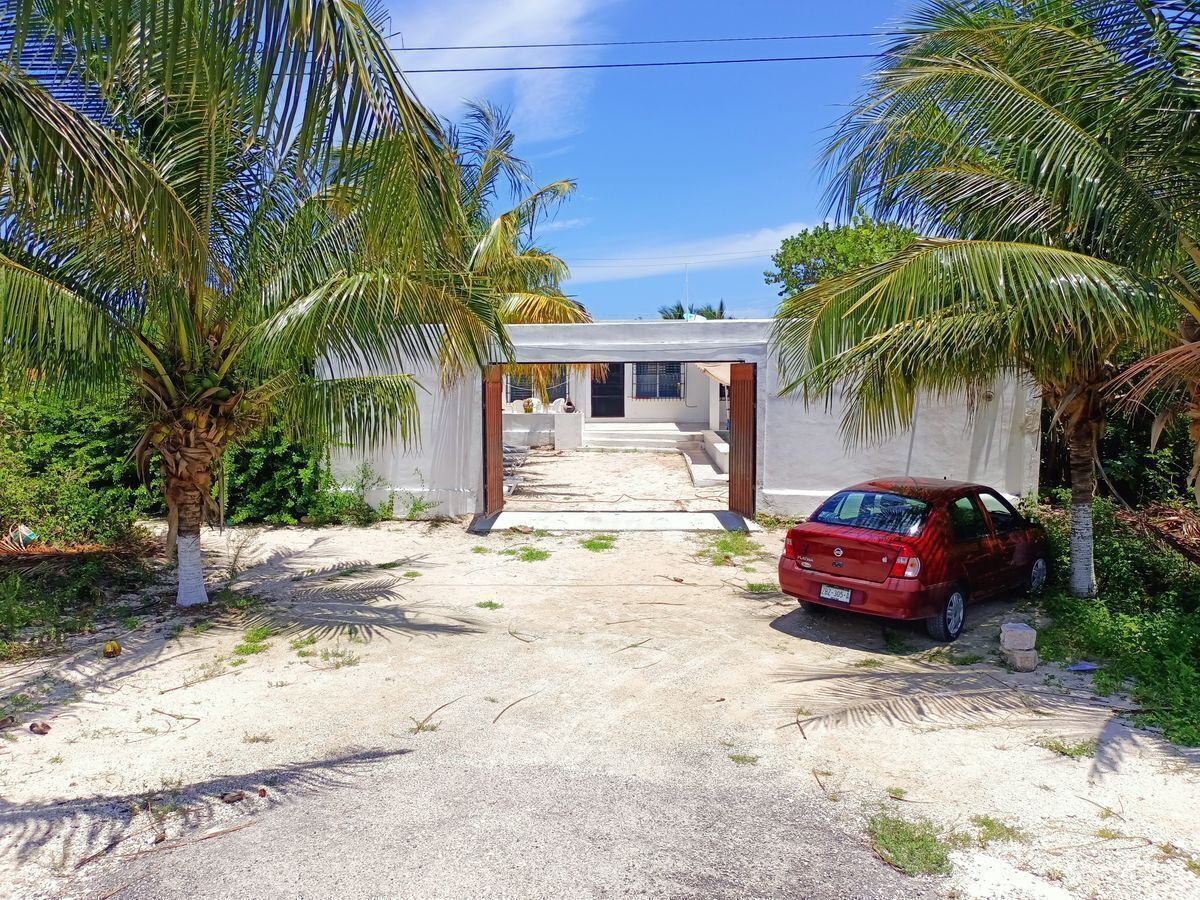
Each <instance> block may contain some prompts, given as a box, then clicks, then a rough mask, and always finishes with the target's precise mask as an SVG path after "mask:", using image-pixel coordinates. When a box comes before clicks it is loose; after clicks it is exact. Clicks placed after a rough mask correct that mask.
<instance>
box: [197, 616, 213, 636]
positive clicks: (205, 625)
mask: <svg viewBox="0 0 1200 900" xmlns="http://www.w3.org/2000/svg"><path fill="white" fill-rule="evenodd" d="M212 627H213V626H212V622H210V621H208V619H201V620H200V621H199V622H197V623H196V624H195V625H193V626H192V631H194V632H196V634H204V632H206V631H208V630H209V629H210V628H212Z"/></svg>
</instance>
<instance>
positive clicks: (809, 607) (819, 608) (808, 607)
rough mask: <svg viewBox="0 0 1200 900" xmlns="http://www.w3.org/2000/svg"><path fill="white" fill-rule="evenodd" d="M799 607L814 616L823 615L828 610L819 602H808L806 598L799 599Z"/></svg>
mask: <svg viewBox="0 0 1200 900" xmlns="http://www.w3.org/2000/svg"><path fill="white" fill-rule="evenodd" d="M800 608H801V609H803V610H804V611H805V612H806V613H809V614H810V615H814V616H823V615H825V613H827V612H828V611H829V607H828V606H823V605H821V604H820V603H810V602H809V601H808V600H801V601H800Z"/></svg>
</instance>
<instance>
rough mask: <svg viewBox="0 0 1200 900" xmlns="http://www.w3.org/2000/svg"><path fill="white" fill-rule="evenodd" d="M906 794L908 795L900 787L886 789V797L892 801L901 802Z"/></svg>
mask: <svg viewBox="0 0 1200 900" xmlns="http://www.w3.org/2000/svg"><path fill="white" fill-rule="evenodd" d="M907 793H908V791H906V790H905V789H904V788H902V787H890V788H888V789H887V795H888V796H889V797H891V798H892V799H893V800H903V799H904V795H905V794H907Z"/></svg>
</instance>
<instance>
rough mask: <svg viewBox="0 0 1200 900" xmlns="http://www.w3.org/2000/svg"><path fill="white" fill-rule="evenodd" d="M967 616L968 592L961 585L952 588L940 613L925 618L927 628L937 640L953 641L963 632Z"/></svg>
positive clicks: (930, 634)
mask: <svg viewBox="0 0 1200 900" xmlns="http://www.w3.org/2000/svg"><path fill="white" fill-rule="evenodd" d="M966 617H967V595H966V592H965V591H964V590H963V589H962V588H959V587H955V588H951V589H950V593H949V594H947V595H946V599H945V600H943V601H942V608H941V610H940V611H939V612H938V614H937V615H936V616H933V617H932V618H929V619H926V620H925V629H926V630H927V631H928V632H929V636H930V637H931V638H933V639H934V640H935V641H952V640H954V639H955V638H957V637H958V636H959V635H960V634H962V629H963V622H964V621H966Z"/></svg>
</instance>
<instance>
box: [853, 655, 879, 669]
mask: <svg viewBox="0 0 1200 900" xmlns="http://www.w3.org/2000/svg"><path fill="white" fill-rule="evenodd" d="M853 665H854V668H856V669H882V668H883V660H882V659H876V658H875V657H874V656H868V657H867V658H866V659H860V660H858V661H857V662H855V663H854V664H853Z"/></svg>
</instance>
